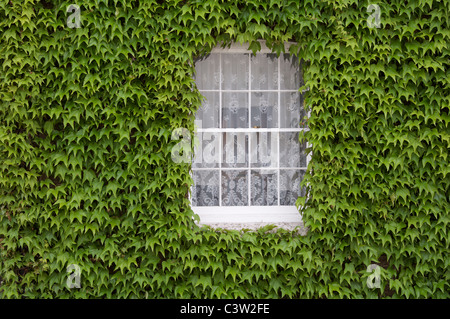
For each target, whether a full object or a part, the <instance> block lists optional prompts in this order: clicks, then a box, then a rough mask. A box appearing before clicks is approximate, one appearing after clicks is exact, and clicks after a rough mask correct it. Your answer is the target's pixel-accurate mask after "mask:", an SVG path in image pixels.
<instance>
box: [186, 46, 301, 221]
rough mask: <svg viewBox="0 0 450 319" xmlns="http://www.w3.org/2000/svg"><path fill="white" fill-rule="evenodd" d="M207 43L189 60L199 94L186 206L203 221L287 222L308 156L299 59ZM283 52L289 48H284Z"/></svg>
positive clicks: (292, 215)
mask: <svg viewBox="0 0 450 319" xmlns="http://www.w3.org/2000/svg"><path fill="white" fill-rule="evenodd" d="M261 47H262V50H261V51H259V52H258V53H257V54H256V55H253V54H252V53H251V51H248V50H247V49H246V48H248V45H247V46H244V45H243V46H241V45H237V44H234V45H232V46H231V47H230V48H227V49H220V48H215V49H213V50H212V51H211V53H210V54H209V55H208V56H206V57H204V58H203V59H201V60H200V61H197V62H196V65H195V68H196V77H195V81H196V84H197V88H198V89H199V91H200V92H201V93H202V95H203V96H204V98H205V99H204V101H203V103H202V106H201V108H200V109H199V110H198V112H197V114H196V127H197V131H196V140H197V144H196V147H195V150H194V161H193V164H192V174H193V180H194V185H193V188H192V192H191V201H192V208H193V210H194V212H195V213H196V214H198V215H199V216H200V223H203V224H217V223H218V224H233V223H234V224H248V223H259V224H261V223H273V224H277V223H290V224H299V223H300V222H301V216H300V214H299V213H298V210H297V208H296V207H295V201H296V200H297V198H298V197H299V196H300V195H304V194H303V193H302V192H303V190H302V189H301V188H300V182H301V180H302V178H303V176H304V174H305V171H306V167H307V164H308V160H309V159H308V158H307V156H306V155H305V148H306V143H303V144H301V143H300V142H299V140H298V139H299V138H298V137H299V132H300V131H301V130H304V129H306V126H305V125H304V124H303V121H304V119H305V116H306V114H305V110H304V109H303V95H302V94H301V93H300V92H299V88H300V87H301V86H302V85H303V79H302V69H301V67H302V62H301V61H299V59H298V58H297V57H295V56H292V55H290V54H281V55H280V57H277V55H276V54H275V53H272V52H271V51H270V50H269V49H268V48H267V47H266V46H265V45H264V43H263V42H261ZM285 52H289V51H288V50H286V51H285Z"/></svg>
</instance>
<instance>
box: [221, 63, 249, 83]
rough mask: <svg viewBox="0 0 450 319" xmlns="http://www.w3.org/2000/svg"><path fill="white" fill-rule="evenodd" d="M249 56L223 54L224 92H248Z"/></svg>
mask: <svg viewBox="0 0 450 319" xmlns="http://www.w3.org/2000/svg"><path fill="white" fill-rule="evenodd" d="M248 59H249V56H248V54H222V74H223V77H222V81H223V82H222V90H248V77H249V76H248V72H249V61H248Z"/></svg>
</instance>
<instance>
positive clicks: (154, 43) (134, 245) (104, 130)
mask: <svg viewBox="0 0 450 319" xmlns="http://www.w3.org/2000/svg"><path fill="white" fill-rule="evenodd" d="M70 4H71V3H70V2H63V1H60V0H54V1H51V0H46V1H38V0H28V1H27V0H25V1H8V0H3V1H1V2H0V29H1V30H2V32H1V33H2V36H1V37H0V65H1V72H0V282H1V286H0V297H2V298H22V297H25V298H237V297H241V298H386V297H392V298H449V297H450V295H449V291H450V287H449V279H450V270H449V269H450V268H449V260H450V258H449V255H448V253H449V248H448V247H449V244H450V237H449V236H450V231H449V214H448V212H449V211H450V205H449V194H450V190H449V185H450V178H449V173H450V171H449V156H448V155H449V144H450V129H449V105H450V80H449V79H450V73H449V72H450V71H449V65H450V62H449V61H450V49H449V46H448V43H449V42H450V20H449V12H450V3H449V2H448V1H439V0H410V1H405V0H392V1H373V4H378V5H379V9H380V13H381V16H380V21H379V23H380V24H379V27H372V28H371V27H369V26H368V25H367V20H368V19H369V17H370V16H371V15H372V14H373V11H370V10H368V6H369V5H370V4H372V2H371V1H357V0H346V1H342V0H305V1H294V0H284V1H267V0H246V1H243V0H236V1H213V0H207V1H203V0H202V1H200V0H164V1H163V0H161V1H159V0H141V1H119V0H113V1H112V0H95V1H83V2H78V3H75V4H77V5H78V6H79V8H80V17H81V21H80V24H81V26H80V28H69V27H68V25H67V19H68V17H69V16H70V15H71V14H72V12H67V7H68V6H69V5H70ZM258 39H264V40H266V43H267V45H268V46H269V47H270V48H272V49H273V51H274V52H276V53H281V52H282V50H283V45H284V43H285V42H286V41H293V42H296V43H298V45H295V46H292V47H291V49H290V50H291V53H295V54H298V56H299V57H301V58H302V59H304V60H305V61H306V62H307V63H306V65H305V68H304V77H305V83H306V85H305V87H308V88H309V91H308V92H307V93H306V106H307V108H308V109H309V110H310V111H311V116H310V118H309V119H308V127H309V128H310V130H309V131H307V132H306V133H305V135H304V136H302V138H305V139H307V140H308V141H309V142H310V143H311V144H312V148H311V149H310V150H309V151H310V152H311V156H312V159H311V162H310V164H309V168H308V172H307V174H306V175H305V179H304V181H303V185H304V186H305V187H307V193H308V200H306V197H301V198H299V200H298V201H297V204H298V205H299V206H302V207H303V220H304V222H305V225H306V226H307V227H308V228H309V232H308V234H307V235H306V236H299V235H298V234H297V233H296V232H295V231H286V230H282V229H275V230H273V229H271V227H265V228H262V229H259V230H258V231H228V230H224V229H219V230H217V229H210V228H208V227H202V228H200V227H199V226H197V225H196V224H195V223H194V219H193V217H195V216H194V213H193V212H192V210H191V208H190V203H189V199H188V197H187V196H186V195H187V193H188V191H189V187H190V185H191V184H192V179H191V177H190V174H189V171H190V165H188V164H183V163H175V162H174V161H172V159H171V151H172V149H173V146H174V145H175V143H176V141H173V140H172V139H171V135H172V132H173V131H174V130H175V129H176V128H180V127H183V128H187V129H188V130H189V131H190V132H193V130H194V114H195V111H196V109H197V108H198V107H199V106H200V103H201V95H200V93H199V92H198V91H197V90H196V89H194V91H192V87H194V88H195V85H194V84H195V83H194V80H193V78H192V75H193V73H194V67H193V66H194V61H195V58H196V57H198V56H201V55H203V54H205V53H208V52H209V50H211V49H212V48H213V47H215V46H216V45H217V44H219V43H223V44H225V45H227V44H229V43H231V42H232V41H237V42H249V43H250V46H249V48H250V49H251V50H253V51H254V52H256V51H258V50H259V48H260V47H259V43H258V42H257V40H258ZM300 89H304V88H300ZM72 264H74V265H78V266H79V268H80V271H81V280H80V288H72V289H69V288H68V287H67V285H66V282H67V279H68V277H69V275H70V274H69V273H68V272H67V267H68V266H69V265H72ZM371 264H377V265H379V267H380V268H379V270H380V287H378V288H377V287H375V288H369V286H368V284H367V282H369V281H370V280H371V279H372V277H371V276H372V275H373V273H372V272H370V271H368V266H369V265H371Z"/></svg>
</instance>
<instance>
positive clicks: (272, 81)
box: [251, 53, 278, 90]
mask: <svg viewBox="0 0 450 319" xmlns="http://www.w3.org/2000/svg"><path fill="white" fill-rule="evenodd" d="M251 70H252V74H251V84H252V85H251V88H252V90H277V89H278V59H277V55H276V54H272V53H271V54H257V55H256V56H254V55H252V57H251Z"/></svg>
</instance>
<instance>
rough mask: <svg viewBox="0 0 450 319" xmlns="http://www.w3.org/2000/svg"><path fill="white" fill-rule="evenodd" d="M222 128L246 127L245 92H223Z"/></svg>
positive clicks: (246, 101)
mask: <svg viewBox="0 0 450 319" xmlns="http://www.w3.org/2000/svg"><path fill="white" fill-rule="evenodd" d="M222 128H248V94H247V93H241V92H239V93H231V92H226V93H223V95H222Z"/></svg>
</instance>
